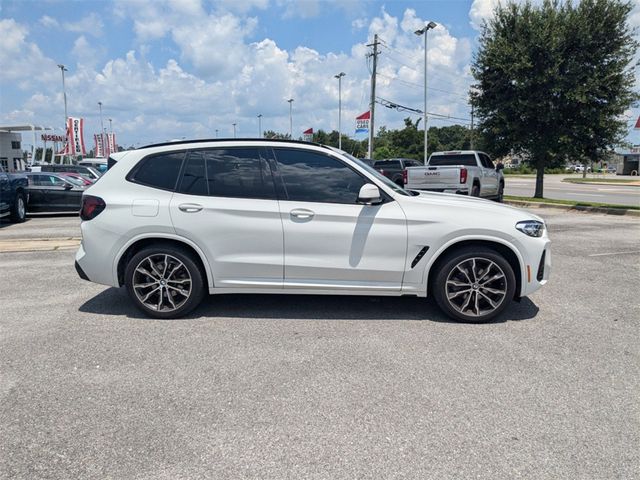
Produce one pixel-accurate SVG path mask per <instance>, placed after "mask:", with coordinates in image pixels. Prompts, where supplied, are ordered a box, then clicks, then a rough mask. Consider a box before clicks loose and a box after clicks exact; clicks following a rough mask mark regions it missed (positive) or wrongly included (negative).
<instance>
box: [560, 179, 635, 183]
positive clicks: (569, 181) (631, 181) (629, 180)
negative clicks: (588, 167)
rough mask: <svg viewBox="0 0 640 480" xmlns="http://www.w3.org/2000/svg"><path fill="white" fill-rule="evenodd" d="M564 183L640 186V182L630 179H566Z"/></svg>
mask: <svg viewBox="0 0 640 480" xmlns="http://www.w3.org/2000/svg"><path fill="white" fill-rule="evenodd" d="M562 181H563V182H567V183H611V184H625V183H634V184H640V180H631V179H629V178H564V179H562Z"/></svg>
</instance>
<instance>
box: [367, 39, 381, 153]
mask: <svg viewBox="0 0 640 480" xmlns="http://www.w3.org/2000/svg"><path fill="white" fill-rule="evenodd" d="M378 45H380V43H379V42H378V34H377V33H376V34H375V35H374V36H373V43H370V44H368V45H367V47H373V53H371V54H370V56H372V57H373V67H372V70H371V101H370V102H369V111H370V112H371V114H370V118H369V152H368V154H367V155H368V157H369V158H371V159H373V132H374V118H375V109H376V68H377V67H378Z"/></svg>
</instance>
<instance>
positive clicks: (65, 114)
mask: <svg viewBox="0 0 640 480" xmlns="http://www.w3.org/2000/svg"><path fill="white" fill-rule="evenodd" d="M58 68H59V69H60V72H61V73H62V96H63V97H64V123H63V125H64V129H65V131H66V129H67V118H69V116H68V115H67V89H66V87H65V85H64V72H68V71H69V70H67V67H65V66H64V65H62V64H59V65H58Z"/></svg>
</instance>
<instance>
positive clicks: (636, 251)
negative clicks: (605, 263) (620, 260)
mask: <svg viewBox="0 0 640 480" xmlns="http://www.w3.org/2000/svg"><path fill="white" fill-rule="evenodd" d="M634 253H640V250H634V251H632V252H609V253H592V254H591V255H587V256H588V257H605V256H609V255H631V254H634Z"/></svg>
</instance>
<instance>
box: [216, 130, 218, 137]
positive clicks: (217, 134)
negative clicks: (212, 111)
mask: <svg viewBox="0 0 640 480" xmlns="http://www.w3.org/2000/svg"><path fill="white" fill-rule="evenodd" d="M216 138H218V129H217V128H216Z"/></svg>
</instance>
